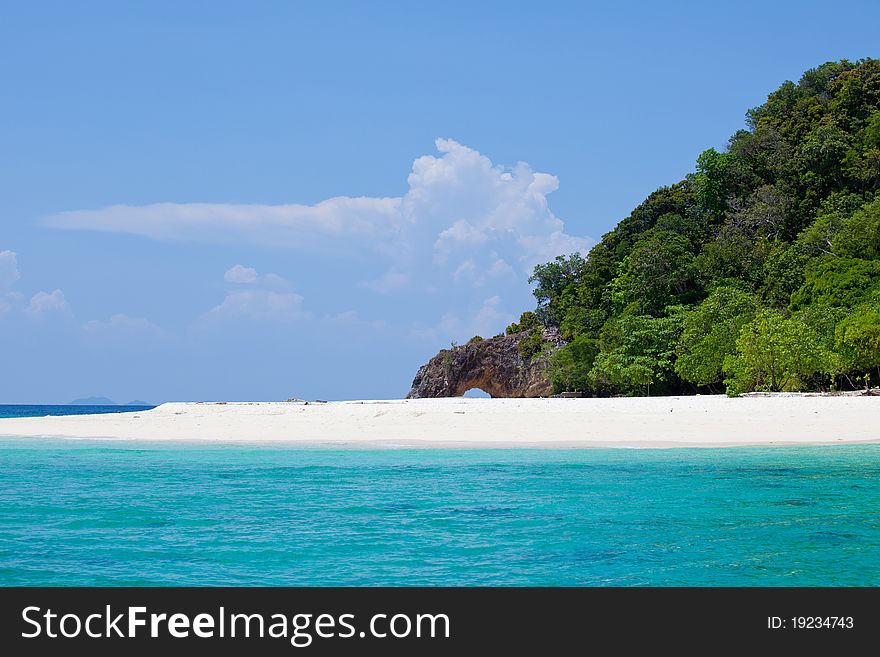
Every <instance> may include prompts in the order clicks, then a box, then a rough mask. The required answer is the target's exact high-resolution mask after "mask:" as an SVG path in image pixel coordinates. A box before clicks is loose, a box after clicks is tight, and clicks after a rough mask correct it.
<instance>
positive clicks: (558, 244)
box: [43, 139, 590, 274]
mask: <svg viewBox="0 0 880 657" xmlns="http://www.w3.org/2000/svg"><path fill="white" fill-rule="evenodd" d="M435 145H436V147H437V150H438V152H439V156H434V155H424V156H422V157H419V158H417V159H416V160H415V162H413V165H412V171H411V172H410V174H409V176H408V178H407V182H408V184H409V189H408V191H407V192H406V194H404V195H403V196H402V197H400V198H371V197H358V198H353V197H345V196H340V197H335V198H330V199H327V200H325V201H321V202H320V203H317V204H315V205H298V204H287V205H244V204H221V203H156V204H153V205H144V206H131V205H115V206H110V207H107V208H103V209H98V210H74V211H69V212H62V213H58V214H54V215H50V216H48V217H45V218H44V219H43V223H44V224H46V225H49V226H54V227H57V228H68V229H84V230H100V231H109V232H120V233H132V234H135V235H142V236H145V237H150V238H153V239H159V240H197V241H225V242H235V243H240V242H247V243H259V244H264V245H272V246H285V247H293V248H302V249H314V248H315V247H318V246H326V247H328V248H330V249H334V250H337V251H336V252H338V248H340V247H342V246H346V247H349V248H351V249H363V247H368V248H370V249H371V250H372V251H374V252H378V253H381V254H384V256H385V257H386V258H387V259H388V260H390V261H391V264H393V265H394V266H396V267H397V268H398V269H403V268H407V267H408V268H412V267H415V266H422V264H423V262H424V257H425V255H426V254H428V255H431V256H433V259H435V260H436V262H437V264H438V265H442V264H443V263H444V262H445V260H446V259H447V258H448V257H449V256H450V255H451V254H452V253H455V254H457V255H458V254H461V253H462V252H463V251H467V252H474V254H475V255H482V256H484V255H485V254H483V253H480V250H481V249H485V248H486V247H487V246H491V247H492V248H491V250H494V251H497V252H498V253H501V254H502V255H503V258H504V259H505V260H506V261H507V262H508V263H511V265H512V266H513V267H514V268H516V269H517V270H518V271H519V272H520V273H523V274H525V273H528V271H529V270H530V269H531V267H532V266H533V265H534V264H536V263H538V262H541V261H544V260H547V259H549V258H552V257H554V256H556V255H559V254H568V253H572V252H574V251H584V250H586V249H587V247H588V246H589V245H590V240H588V239H585V238H581V237H575V236H572V235H569V234H567V233H566V232H565V226H564V224H563V222H562V221H561V220H560V219H559V218H558V217H556V216H555V215H554V214H553V212H552V211H551V210H550V207H549V205H548V201H547V197H548V195H549V194H551V193H552V192H553V191H555V190H556V189H557V188H558V186H559V181H558V180H557V178H556V177H555V176H552V175H550V174H546V173H540V172H534V171H532V170H531V168H530V167H529V166H528V165H527V164H525V163H523V162H520V163H517V164H516V165H514V166H513V167H509V168H505V167H502V166H500V165H495V164H493V163H492V161H491V160H490V159H489V158H488V157H486V156H485V155H483V154H481V153H480V152H478V151H476V150H474V149H472V148H468V147H467V146H463V145H462V144H459V143H458V142H456V141H453V140H451V139H437V140H436V142H435ZM476 264H477V266H480V267H485V268H488V267H490V266H491V264H492V263H491V262H488V261H487V262H481V261H480V260H479V259H478V260H477V262H476ZM457 266H458V264H454V265H453V266H452V270H453V271H454V269H455V268H456V267H457ZM243 269H249V268H246V267H243ZM404 273H406V272H404ZM448 273H449V274H451V273H452V272H451V271H449V272H448ZM239 274H244V272H239Z"/></svg>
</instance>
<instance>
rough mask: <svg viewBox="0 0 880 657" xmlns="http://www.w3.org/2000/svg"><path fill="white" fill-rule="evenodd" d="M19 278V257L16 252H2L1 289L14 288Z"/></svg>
mask: <svg viewBox="0 0 880 657" xmlns="http://www.w3.org/2000/svg"><path fill="white" fill-rule="evenodd" d="M19 278H21V274H19V272H18V255H17V254H16V253H15V251H0V289H2V288H10V287H12V285H13V284H14V283H15V282H16V281H17V280H18V279H19Z"/></svg>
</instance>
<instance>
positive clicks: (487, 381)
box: [407, 330, 560, 399]
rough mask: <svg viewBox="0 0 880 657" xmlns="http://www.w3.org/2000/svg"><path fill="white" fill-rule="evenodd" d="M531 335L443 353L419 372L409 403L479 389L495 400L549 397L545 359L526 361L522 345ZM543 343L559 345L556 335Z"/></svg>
mask: <svg viewBox="0 0 880 657" xmlns="http://www.w3.org/2000/svg"><path fill="white" fill-rule="evenodd" d="M527 335H528V333H526V332H523V333H514V334H513V335H505V336H499V337H497V338H492V339H489V340H480V341H478V342H473V343H469V344H466V345H461V346H459V347H453V348H452V349H443V350H442V351H440V353H438V354H437V355H436V356H434V357H433V358H432V359H431V360H429V361H428V362H427V363H426V364H424V365H422V366H421V367H420V368H419V371H418V373H417V374H416V377H415V379H414V380H413V385H412V390H410V392H409V394H408V395H407V398H408V399H418V398H422V397H460V396H461V395H463V394H464V393H465V392H467V391H468V390H470V389H471V388H479V389H481V390H483V391H484V392H486V393H488V394H489V395H491V396H492V397H547V396H549V395H551V394H552V393H553V386H552V385H551V383H550V380H549V379H548V378H547V361H546V359H544V358H538V359H532V358H531V357H523V356H522V355H521V354H520V352H519V343H520V341H521V340H522V339H523V338H525V337H526V336H527ZM543 337H544V339H545V340H546V341H548V342H551V343H553V344H554V345H558V344H559V343H560V340H559V336H558V334H557V333H556V332H554V331H547V330H545V332H544V336H543Z"/></svg>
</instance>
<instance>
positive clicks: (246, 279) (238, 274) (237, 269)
mask: <svg viewBox="0 0 880 657" xmlns="http://www.w3.org/2000/svg"><path fill="white" fill-rule="evenodd" d="M223 280H224V281H226V282H227V283H253V282H255V281H256V280H257V270H256V269H254V268H253V267H245V266H244V265H235V266H234V267H230V268H229V269H227V270H226V273H225V274H223Z"/></svg>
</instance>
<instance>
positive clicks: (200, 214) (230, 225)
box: [43, 197, 400, 248]
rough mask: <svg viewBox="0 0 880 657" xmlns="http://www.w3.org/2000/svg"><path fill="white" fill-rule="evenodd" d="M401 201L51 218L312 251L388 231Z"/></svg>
mask: <svg viewBox="0 0 880 657" xmlns="http://www.w3.org/2000/svg"><path fill="white" fill-rule="evenodd" d="M399 205H400V199H395V198H366V197H361V198H349V197H337V198H331V199H327V200H326V201H321V202H320V203H317V204H315V205H298V204H287V205H245V204H223V203H154V204H152V205H113V206H110V207H107V208H102V209H100V210H73V211H70V212H61V213H58V214H54V215H50V216H48V217H46V218H44V219H43V223H44V224H45V225H48V226H53V227H56V228H74V229H82V230H99V231H107V232H115V233H131V234H134V235H142V236H144V237H150V238H153V239H157V240H189V241H200V242H204V241H208V242H235V243H237V242H248V243H257V244H264V245H269V246H288V247H303V248H308V247H310V246H312V245H314V244H315V242H316V240H318V239H334V238H338V237H341V236H352V235H362V236H363V235H366V236H369V235H374V234H375V233H376V232H377V231H383V232H385V233H387V232H388V230H389V227H391V226H392V225H393V223H394V222H395V221H396V220H398V218H399V211H398V206H399Z"/></svg>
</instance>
